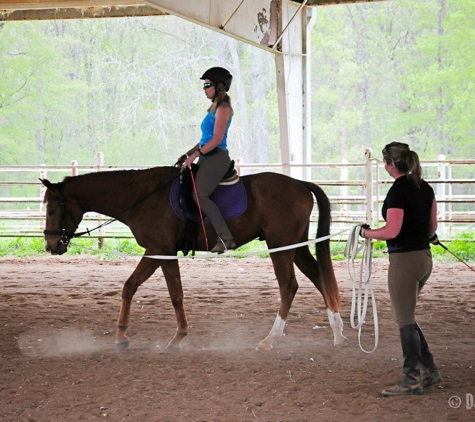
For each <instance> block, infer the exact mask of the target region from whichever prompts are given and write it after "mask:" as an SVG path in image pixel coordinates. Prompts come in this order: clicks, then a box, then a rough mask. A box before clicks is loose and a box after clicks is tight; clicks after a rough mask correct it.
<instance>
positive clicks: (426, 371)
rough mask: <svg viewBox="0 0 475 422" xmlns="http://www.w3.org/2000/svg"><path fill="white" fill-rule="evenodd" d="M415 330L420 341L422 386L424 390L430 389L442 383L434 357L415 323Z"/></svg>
mask: <svg viewBox="0 0 475 422" xmlns="http://www.w3.org/2000/svg"><path fill="white" fill-rule="evenodd" d="M415 325H416V330H417V331H418V333H419V338H420V340H421V359H420V362H421V364H422V366H423V367H422V368H421V371H422V385H423V387H424V388H427V387H430V386H431V385H437V384H440V383H441V382H442V375H441V374H440V371H439V368H437V365H436V364H435V362H434V356H433V355H432V353H431V352H430V350H429V345H428V344H427V341H426V339H425V337H424V333H423V332H422V330H421V327H419V325H418V324H417V322H416V324H415Z"/></svg>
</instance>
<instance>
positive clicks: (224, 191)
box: [170, 179, 247, 222]
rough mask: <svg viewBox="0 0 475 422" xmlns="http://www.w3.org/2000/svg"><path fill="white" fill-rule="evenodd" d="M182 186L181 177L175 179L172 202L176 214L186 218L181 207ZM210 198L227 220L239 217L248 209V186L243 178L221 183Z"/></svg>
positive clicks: (171, 195)
mask: <svg viewBox="0 0 475 422" xmlns="http://www.w3.org/2000/svg"><path fill="white" fill-rule="evenodd" d="M180 187H181V185H180V181H179V179H176V180H174V181H173V184H172V188H171V190H170V204H171V206H172V208H173V211H175V214H176V215H177V216H178V217H180V218H181V219H182V220H185V219H186V218H185V215H184V214H183V212H182V211H181V209H180ZM210 199H212V200H213V202H214V203H215V204H216V205H217V206H218V208H219V210H220V211H221V214H222V215H223V217H224V219H225V220H231V219H232V218H236V217H239V216H240V215H242V214H244V212H245V211H246V210H247V195H246V188H245V187H244V183H243V181H242V180H239V181H238V182H237V183H235V184H234V185H223V186H221V185H219V186H218V187H217V188H216V190H215V191H214V192H213V193H212V194H211V196H210ZM204 217H205V222H208V221H209V220H208V219H207V218H206V216H204ZM197 221H198V220H197Z"/></svg>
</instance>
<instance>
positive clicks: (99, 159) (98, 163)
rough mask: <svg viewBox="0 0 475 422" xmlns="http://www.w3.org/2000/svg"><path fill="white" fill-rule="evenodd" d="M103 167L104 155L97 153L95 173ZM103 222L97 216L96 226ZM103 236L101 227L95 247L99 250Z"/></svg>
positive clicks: (102, 244)
mask: <svg viewBox="0 0 475 422" xmlns="http://www.w3.org/2000/svg"><path fill="white" fill-rule="evenodd" d="M103 166H104V154H103V153H102V152H98V153H97V156H96V167H97V171H98V172H100V171H101V168H102V167H103ZM103 221H104V219H103V218H102V216H99V217H98V219H97V224H98V225H100V224H102V223H103ZM104 234H105V230H104V227H101V228H100V229H99V236H98V238H97V247H98V248H99V249H102V248H103V247H104V237H103V236H104Z"/></svg>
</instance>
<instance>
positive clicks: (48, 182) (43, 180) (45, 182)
mask: <svg viewBox="0 0 475 422" xmlns="http://www.w3.org/2000/svg"><path fill="white" fill-rule="evenodd" d="M40 182H41V183H43V185H45V186H46V187H47V188H48V189H51V188H52V187H53V184H52V183H51V182H50V181H49V180H48V179H40Z"/></svg>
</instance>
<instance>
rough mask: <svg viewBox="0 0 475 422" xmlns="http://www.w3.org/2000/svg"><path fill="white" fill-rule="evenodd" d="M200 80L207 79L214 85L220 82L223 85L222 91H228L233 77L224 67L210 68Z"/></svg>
mask: <svg viewBox="0 0 475 422" xmlns="http://www.w3.org/2000/svg"><path fill="white" fill-rule="evenodd" d="M200 79H209V80H210V81H212V82H213V83H214V84H215V85H218V83H219V82H221V83H222V84H223V85H224V89H226V91H229V88H230V87H231V82H232V81H233V75H231V74H230V73H229V70H227V69H225V68H224V67H212V68H211V69H208V70H207V71H206V72H205V73H203V76H202V77H201V78H200Z"/></svg>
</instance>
